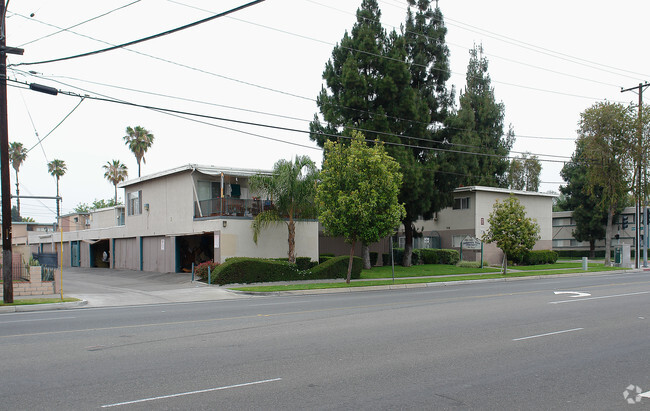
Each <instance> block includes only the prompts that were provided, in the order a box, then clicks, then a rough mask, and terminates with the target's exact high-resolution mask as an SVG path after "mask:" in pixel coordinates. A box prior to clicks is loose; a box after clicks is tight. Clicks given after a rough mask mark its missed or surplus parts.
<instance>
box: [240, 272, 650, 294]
mask: <svg viewBox="0 0 650 411" xmlns="http://www.w3.org/2000/svg"><path fill="white" fill-rule="evenodd" d="M642 271H647V270H636V269H632V270H617V271H593V272H576V273H568V274H566V273H565V274H548V275H530V276H525V277H511V278H486V279H482V280H460V281H438V282H429V283H427V282H422V283H413V284H390V285H371V286H365V287H350V288H321V289H315V290H287V291H270V292H264V291H239V290H230V289H228V292H231V293H235V294H244V295H314V294H336V293H353V292H357V291H381V290H403V289H406V288H425V287H445V286H449V285H467V284H480V283H497V282H510V281H523V280H543V279H545V278H563V277H575V276H578V277H587V276H596V275H606V274H621V273H634V272H642Z"/></svg>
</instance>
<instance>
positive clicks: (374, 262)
mask: <svg viewBox="0 0 650 411" xmlns="http://www.w3.org/2000/svg"><path fill="white" fill-rule="evenodd" d="M378 255H379V253H377V252H374V251H371V252H370V265H371V266H373V267H374V266H376V265H377V263H378V261H377V256H378Z"/></svg>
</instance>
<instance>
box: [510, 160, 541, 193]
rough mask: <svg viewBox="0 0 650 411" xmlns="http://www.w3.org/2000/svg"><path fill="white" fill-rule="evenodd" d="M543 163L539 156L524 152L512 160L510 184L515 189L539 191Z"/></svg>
mask: <svg viewBox="0 0 650 411" xmlns="http://www.w3.org/2000/svg"><path fill="white" fill-rule="evenodd" d="M541 172H542V163H541V162H540V161H539V158H538V157H537V156H533V155H531V154H530V153H524V154H522V155H521V156H520V157H518V158H513V159H512V160H510V165H509V166H508V175H507V178H508V186H509V187H510V188H511V189H513V190H525V191H538V190H539V175H540V174H541Z"/></svg>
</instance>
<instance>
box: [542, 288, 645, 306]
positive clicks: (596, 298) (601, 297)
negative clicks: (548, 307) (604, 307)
mask: <svg viewBox="0 0 650 411" xmlns="http://www.w3.org/2000/svg"><path fill="white" fill-rule="evenodd" d="M640 294H650V291H641V292H638V293H627V294H615V295H603V296H600V297H589V298H581V299H579V300H563V301H551V302H549V304H563V303H575V302H578V301H587V300H600V299H603V298H615V297H627V296H630V295H640Z"/></svg>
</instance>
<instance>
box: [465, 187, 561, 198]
mask: <svg viewBox="0 0 650 411" xmlns="http://www.w3.org/2000/svg"><path fill="white" fill-rule="evenodd" d="M472 191H486V192H491V193H500V194H516V195H522V196H537V197H557V196H558V194H553V193H539V192H537V191H522V190H511V189H509V188H499V187H485V186H468V187H458V188H457V189H455V190H454V193H466V192H472Z"/></svg>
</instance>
